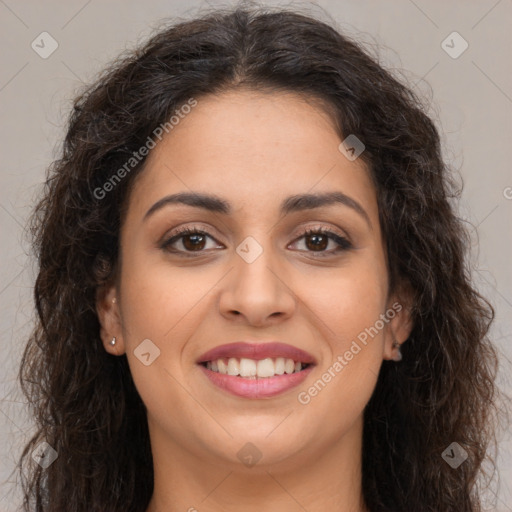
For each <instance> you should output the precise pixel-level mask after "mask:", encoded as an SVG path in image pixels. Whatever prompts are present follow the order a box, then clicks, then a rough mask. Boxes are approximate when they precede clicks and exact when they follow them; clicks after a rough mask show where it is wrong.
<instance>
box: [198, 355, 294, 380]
mask: <svg viewBox="0 0 512 512" xmlns="http://www.w3.org/2000/svg"><path fill="white" fill-rule="evenodd" d="M206 367H207V368H208V369H209V370H212V371H214V372H218V373H222V374H224V375H234V376H236V375H239V376H240V377H243V378H246V379H256V378H265V377H274V376H275V375H283V374H284V373H286V374H291V373H296V372H300V371H301V370H302V363H301V362H300V361H294V360H293V359H286V358H284V357H277V358H275V359H272V358H270V357H267V358H266V359H261V360H258V361H256V360H254V359H247V358H245V357H242V358H241V359H238V358H236V357H230V358H229V359H225V358H224V359H217V360H216V361H208V362H207V363H206Z"/></svg>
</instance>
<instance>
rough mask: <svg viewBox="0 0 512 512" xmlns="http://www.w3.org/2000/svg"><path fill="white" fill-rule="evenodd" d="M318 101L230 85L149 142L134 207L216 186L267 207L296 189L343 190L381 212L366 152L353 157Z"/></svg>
mask: <svg viewBox="0 0 512 512" xmlns="http://www.w3.org/2000/svg"><path fill="white" fill-rule="evenodd" d="M340 142H341V138H340V135H339V134H338V133H337V130H336V128H335V126H334V123H333V121H332V119H331V118H330V116H329V115H327V113H326V112H325V111H324V110H323V109H322V108H321V107H320V105H319V104H318V102H316V101H313V100H311V99H308V98H305V97H303V96H299V95H297V94H294V93H283V92H277V93H276V92H260V91H250V90H237V91H229V92H225V93H222V94H219V95H209V96H205V97H200V98H198V99H197V105H196V106H195V107H194V108H193V109H191V111H190V113H188V114H187V115H184V116H183V117H182V118H181V119H180V121H179V123H178V124H177V125H175V126H174V127H173V129H172V130H171V131H169V133H168V134H166V135H165V136H164V137H163V138H162V141H161V142H159V143H158V144H157V145H156V147H155V148H154V149H152V150H151V152H150V154H149V156H148V159H147V161H146V165H145V169H144V171H143V172H142V173H141V175H140V176H139V177H138V179H137V183H136V186H135V187H134V190H133V196H134V197H133V202H134V206H136V207H141V208H142V207H144V206H147V205H148V204H149V203H151V204H152V202H155V201H158V199H160V198H161V197H162V196H163V195H165V194H169V193H175V192H178V191H191V190H193V191H202V192H206V191H209V192H215V194H216V195H218V196H220V197H225V198H227V199H229V201H230V203H232V204H234V205H235V207H236V208H237V209H239V208H238V207H243V209H244V210H248V209H253V211H254V209H257V210H256V211H259V210H261V209H262V208H266V207H268V208H269V210H272V208H273V207H274V206H275V205H277V203H280V199H281V198H282V197H284V196H289V195H292V194H298V193H305V192H310V193H316V192H330V191H333V190H339V191H341V192H343V193H346V194H349V195H351V196H352V197H353V198H354V199H355V200H357V201H358V202H360V203H364V204H365V208H366V209H367V211H368V213H369V215H370V216H376V215H377V210H376V199H375V191H374V187H373V184H372V181H371V179H370V176H369V172H368V170H367V168H366V166H365V164H364V163H363V162H362V160H361V159H357V160H355V161H350V160H348V159H347V158H346V157H345V156H344V155H343V154H342V153H341V152H340V151H339V149H338V146H339V145H340Z"/></svg>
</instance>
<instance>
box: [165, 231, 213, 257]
mask: <svg viewBox="0 0 512 512" xmlns="http://www.w3.org/2000/svg"><path fill="white" fill-rule="evenodd" d="M208 238H209V239H210V240H214V238H213V237H212V236H211V235H210V234H208V233H207V232H206V231H203V230H202V229H198V228H195V227H192V228H184V229H179V230H178V231H177V232H175V233H174V234H173V235H172V236H171V238H169V239H167V240H165V241H164V242H163V243H162V244H161V248H162V249H164V250H166V251H169V252H173V253H182V254H183V253H187V252H198V253H200V252H204V250H205V249H206V247H205V246H206V242H207V239H208ZM176 244H177V245H178V248H176V247H173V246H175V245H176ZM180 245H181V247H179V246H180ZM215 247H217V245H215ZM215 247H213V248H215ZM185 255H186V256H188V254H185Z"/></svg>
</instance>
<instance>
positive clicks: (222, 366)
mask: <svg viewBox="0 0 512 512" xmlns="http://www.w3.org/2000/svg"><path fill="white" fill-rule="evenodd" d="M214 363H217V366H218V368H219V373H223V374H224V375H226V374H227V373H228V365H227V364H226V362H225V361H224V359H217V361H212V363H211V364H212V367H211V370H213V365H214ZM213 371H215V370H213Z"/></svg>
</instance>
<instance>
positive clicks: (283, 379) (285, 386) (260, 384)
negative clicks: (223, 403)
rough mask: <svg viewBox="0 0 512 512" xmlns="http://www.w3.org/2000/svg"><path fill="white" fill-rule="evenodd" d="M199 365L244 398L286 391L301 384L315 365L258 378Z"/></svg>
mask: <svg viewBox="0 0 512 512" xmlns="http://www.w3.org/2000/svg"><path fill="white" fill-rule="evenodd" d="M199 367H200V368H201V370H202V371H203V373H204V374H205V375H206V376H207V377H208V378H209V379H210V381H211V382H213V384H215V385H216V386H218V387H219V388H221V389H223V390H224V391H227V392H228V393H231V394H232V395H236V396H241V397H244V398H271V397H273V396H277V395H280V394H281V393H285V392H286V391H288V390H290V389H292V388H294V387H295V386H298V385H299V384H301V383H302V382H303V381H304V379H305V378H306V377H307V376H308V375H309V374H310V373H311V370H312V369H313V366H312V365H310V366H308V367H307V368H305V369H304V370H301V371H300V372H297V373H290V374H284V375H276V376H274V377H265V378H258V379H244V378H243V377H238V376H236V375H225V374H223V373H218V372H213V371H211V370H208V368H205V367H204V366H203V365H202V364H200V365H199Z"/></svg>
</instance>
